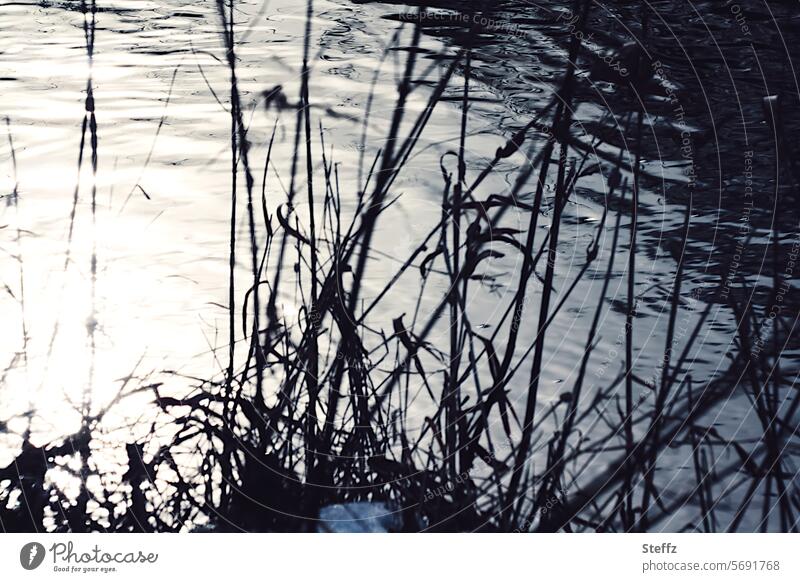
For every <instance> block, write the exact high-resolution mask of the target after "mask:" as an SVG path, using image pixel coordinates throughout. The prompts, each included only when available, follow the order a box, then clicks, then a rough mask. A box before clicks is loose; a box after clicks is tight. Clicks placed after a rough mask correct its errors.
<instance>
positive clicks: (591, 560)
mask: <svg viewBox="0 0 800 582" xmlns="http://www.w3.org/2000/svg"><path fill="white" fill-rule="evenodd" d="M798 542H800V536H798V535H797V534H663V535H662V534H629V535H615V534H573V535H568V534H461V535H458V534H405V535H404V534H287V535H280V534H186V535H174V534H138V535H137V534H84V535H46V534H43V535H35V534H4V535H0V572H2V573H3V576H2V577H3V579H4V580H14V581H17V580H20V581H23V580H66V579H70V580H83V579H105V580H115V581H127V580H131V581H136V582H142V581H143V580H147V579H148V578H149V577H156V578H153V579H154V580H155V579H160V580H164V579H169V578H167V577H177V576H185V577H186V580H187V581H189V582H202V581H206V580H209V581H221V582H239V581H245V580H247V581H250V580H258V581H262V580H263V581H270V580H293V579H298V580H304V581H305V580H308V581H312V580H324V581H325V582H338V581H342V582H344V581H347V582H353V581H361V580H364V581H367V580H369V581H375V580H378V581H381V582H384V581H389V582H391V581H394V580H398V581H399V580H403V581H406V580H409V579H411V580H422V581H427V580H441V581H448V582H450V581H458V582H462V581H463V582H468V581H473V580H474V581H487V580H488V581H491V582H495V581H500V580H524V581H528V580H529V581H531V582H533V581H534V580H548V579H549V580H553V579H559V580H560V579H564V580H615V581H618V580H619V581H626V580H680V581H683V580H706V581H709V582H710V581H714V580H718V581H720V582H731V581H739V580H741V581H749V580H753V581H758V582H769V581H772V580H775V581H777V580H793V581H796V580H800V567H799V566H800V556H799V555H798V554H799V553H800V552H798ZM579 577H582V578H579Z"/></svg>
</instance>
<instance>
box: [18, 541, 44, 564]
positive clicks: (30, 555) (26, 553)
mask: <svg viewBox="0 0 800 582" xmlns="http://www.w3.org/2000/svg"><path fill="white" fill-rule="evenodd" d="M44 555H45V550H44V546H43V545H42V544H40V543H39V542H30V543H27V544H25V545H24V546H22V549H21V550H20V551H19V563H20V564H22V567H23V568H25V569H26V570H35V569H36V568H38V567H39V566H41V565H42V562H43V561H44Z"/></svg>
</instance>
